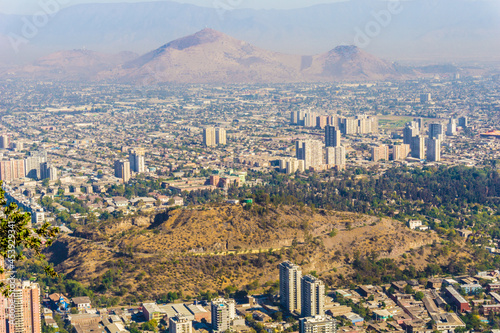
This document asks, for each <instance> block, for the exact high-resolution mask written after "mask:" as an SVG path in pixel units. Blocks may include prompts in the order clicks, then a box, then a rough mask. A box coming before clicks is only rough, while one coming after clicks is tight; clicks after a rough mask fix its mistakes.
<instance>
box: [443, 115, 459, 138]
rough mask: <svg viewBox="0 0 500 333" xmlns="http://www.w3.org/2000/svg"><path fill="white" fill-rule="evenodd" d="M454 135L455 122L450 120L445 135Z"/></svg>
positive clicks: (455, 131)
mask: <svg viewBox="0 0 500 333" xmlns="http://www.w3.org/2000/svg"><path fill="white" fill-rule="evenodd" d="M455 134H457V122H456V120H455V119H453V118H450V121H449V123H448V127H447V129H446V135H448V136H454V135H455Z"/></svg>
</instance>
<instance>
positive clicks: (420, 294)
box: [415, 291, 425, 301]
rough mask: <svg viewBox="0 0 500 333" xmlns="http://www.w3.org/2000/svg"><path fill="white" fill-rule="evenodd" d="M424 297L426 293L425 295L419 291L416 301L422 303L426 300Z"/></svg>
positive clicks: (416, 294)
mask: <svg viewBox="0 0 500 333" xmlns="http://www.w3.org/2000/svg"><path fill="white" fill-rule="evenodd" d="M424 296H425V295H424V293H423V292H421V291H417V292H416V293H415V299H416V300H417V301H421V300H423V299H424Z"/></svg>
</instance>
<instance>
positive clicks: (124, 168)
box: [115, 160, 130, 183]
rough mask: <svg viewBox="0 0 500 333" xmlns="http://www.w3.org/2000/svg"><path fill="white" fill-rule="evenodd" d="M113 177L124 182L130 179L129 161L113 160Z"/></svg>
mask: <svg viewBox="0 0 500 333" xmlns="http://www.w3.org/2000/svg"><path fill="white" fill-rule="evenodd" d="M115 177H116V178H121V179H122V181H123V182H124V183H126V182H128V181H129V180H130V162H129V161H121V160H116V161H115Z"/></svg>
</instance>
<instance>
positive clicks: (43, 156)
mask: <svg viewBox="0 0 500 333" xmlns="http://www.w3.org/2000/svg"><path fill="white" fill-rule="evenodd" d="M43 162H47V152H46V151H45V150H40V151H32V152H30V156H29V157H27V158H26V160H25V161H24V165H25V168H24V169H25V174H26V177H30V178H33V179H41V177H42V174H41V165H42V163H43Z"/></svg>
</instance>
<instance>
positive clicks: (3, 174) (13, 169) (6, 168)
mask: <svg viewBox="0 0 500 333" xmlns="http://www.w3.org/2000/svg"><path fill="white" fill-rule="evenodd" d="M24 164H25V162H24V160H8V161H0V180H4V181H11V180H14V179H17V178H23V177H25V176H26V175H25V170H24Z"/></svg>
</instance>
